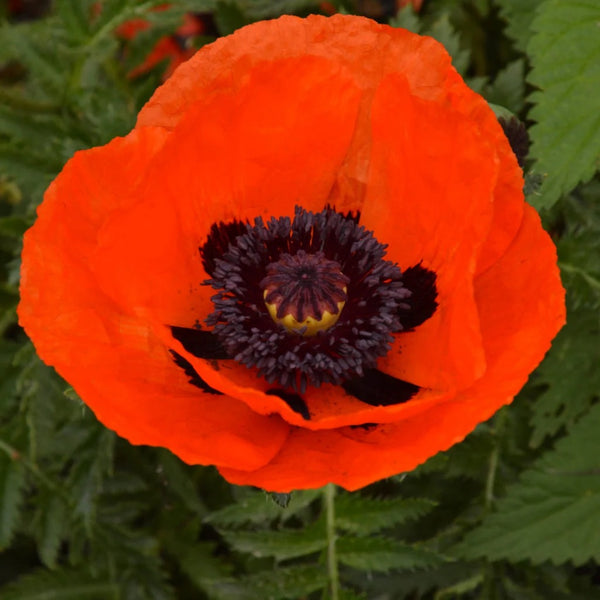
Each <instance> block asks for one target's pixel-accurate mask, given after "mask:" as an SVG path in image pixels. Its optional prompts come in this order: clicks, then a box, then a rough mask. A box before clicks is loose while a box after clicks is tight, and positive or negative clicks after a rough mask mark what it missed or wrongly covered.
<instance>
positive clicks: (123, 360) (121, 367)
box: [19, 129, 289, 468]
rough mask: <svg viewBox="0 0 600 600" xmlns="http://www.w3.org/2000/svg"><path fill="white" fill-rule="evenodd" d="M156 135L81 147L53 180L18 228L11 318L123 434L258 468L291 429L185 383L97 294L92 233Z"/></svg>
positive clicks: (153, 146)
mask: <svg viewBox="0 0 600 600" xmlns="http://www.w3.org/2000/svg"><path fill="white" fill-rule="evenodd" d="M164 137H165V132H164V131H161V130H160V129H143V130H139V131H136V132H134V133H132V134H130V136H128V137H127V138H117V139H115V140H113V141H112V142H111V143H110V144H109V145H108V146H105V147H103V148H97V149H93V150H89V151H87V152H81V153H78V154H77V155H76V156H75V157H74V158H73V160H72V161H71V162H70V163H69V164H68V165H67V166H66V167H65V169H64V170H63V172H62V174H61V175H60V176H59V177H58V178H57V179H56V180H55V181H54V183H53V184H52V186H51V187H50V188H49V190H48V191H47V193H46V196H45V199H44V203H43V204H42V205H41V207H40V210H39V216H38V220H37V221H36V224H35V225H34V226H33V227H32V228H31V229H30V230H29V231H28V232H27V234H26V236H25V242H24V250H23V269H22V281H21V304H20V305H19V319H20V323H21V324H22V325H23V327H24V328H25V330H26V331H27V333H28V334H29V335H30V336H31V337H32V338H33V339H34V340H35V343H36V348H37V350H38V353H39V355H40V356H41V358H42V359H43V360H44V361H46V362H47V363H48V364H50V365H52V366H54V367H55V368H56V370H57V371H58V372H59V373H60V374H61V375H62V376H63V377H65V379H67V380H68V381H69V382H70V383H71V384H72V385H73V387H74V388H75V390H76V391H77V392H78V393H79V394H80V396H81V397H82V398H84V399H85V402H86V404H88V405H89V406H90V408H91V409H92V410H93V411H94V412H95V413H96V415H97V416H98V418H99V419H100V420H101V421H102V422H103V423H104V424H106V425H107V426H108V427H111V428H112V429H114V430H115V431H117V433H119V434H120V435H122V436H123V437H125V438H127V439H129V440H130V441H131V442H133V443H145V444H151V445H157V446H166V447H168V448H170V449H171V450H173V452H175V453H177V454H178V455H179V456H181V457H182V458H183V459H184V460H187V461H188V462H194V463H197V462H202V463H213V464H220V465H226V466H236V467H238V468H239V466H240V465H241V464H244V465H245V467H246V468H257V467H259V466H261V465H263V464H265V463H266V462H268V461H269V460H270V459H271V458H272V457H273V456H274V454H275V453H276V452H277V451H278V450H279V448H280V447H281V445H282V443H283V441H284V440H285V439H286V437H287V435H288V431H289V426H288V425H287V424H286V423H285V422H283V421H282V420H281V419H279V418H278V417H265V416H262V415H259V414H257V413H255V412H253V411H251V410H250V409H249V408H248V407H247V406H246V405H245V404H244V403H242V402H240V401H238V400H235V399H233V398H230V397H228V396H225V395H215V394H208V393H204V392H202V391H201V390H199V389H197V388H195V387H193V386H191V385H190V384H189V383H188V382H187V377H186V375H185V373H184V372H183V371H182V370H181V369H180V368H179V367H177V366H176V365H175V363H174V362H173V360H172V356H171V355H170V353H169V348H168V347H166V346H165V345H164V344H162V343H161V342H160V340H159V339H158V338H157V337H156V336H155V335H153V332H152V331H151V329H150V327H149V324H148V322H147V321H146V320H144V319H142V318H140V317H139V316H137V314H136V311H135V307H132V308H131V310H129V311H125V310H123V307H122V306H121V305H120V304H119V303H117V302H114V301H113V299H111V298H110V297H109V296H107V295H106V294H104V293H103V291H102V289H101V288H100V286H99V285H98V282H97V280H96V277H95V273H94V271H93V269H91V268H90V264H91V263H92V262H93V261H92V260H91V259H92V257H93V255H94V252H95V251H96V243H97V236H98V232H99V230H101V229H102V226H103V224H104V223H105V221H106V220H107V219H109V218H110V217H111V216H113V215H114V214H115V213H118V212H119V211H120V210H124V209H126V207H127V206H128V204H129V203H130V202H131V194H133V193H134V192H135V190H136V188H137V186H138V184H139V174H140V172H143V165H145V164H146V163H147V162H148V161H151V159H152V156H153V155H154V154H155V153H156V152H157V151H158V150H159V149H160V148H161V147H162V144H163V143H164ZM82 199H84V200H82Z"/></svg>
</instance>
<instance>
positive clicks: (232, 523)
mask: <svg viewBox="0 0 600 600" xmlns="http://www.w3.org/2000/svg"><path fill="white" fill-rule="evenodd" d="M318 497H320V492H319V491H318V490H301V491H297V492H294V493H293V494H292V497H291V499H290V502H289V504H288V506H287V507H286V508H283V507H281V506H278V505H277V504H276V503H275V502H273V501H272V500H271V499H270V498H269V497H268V496H267V495H266V494H265V493H264V492H258V491H251V492H247V493H242V496H241V498H240V499H239V500H238V501H237V502H236V503H234V504H230V505H229V506H226V507H225V508H222V509H220V510H217V511H214V512H212V513H211V514H209V515H208V516H207V517H206V518H205V521H206V522H208V523H212V524H215V525H218V526H220V527H237V526H241V525H244V524H246V523H265V522H268V521H273V520H275V519H281V520H284V521H285V520H286V519H288V518H290V517H291V516H293V515H295V514H297V513H298V512H299V511H301V510H303V509H304V508H305V507H306V506H308V505H309V504H310V503H311V502H313V501H314V500H315V499H316V498H318Z"/></svg>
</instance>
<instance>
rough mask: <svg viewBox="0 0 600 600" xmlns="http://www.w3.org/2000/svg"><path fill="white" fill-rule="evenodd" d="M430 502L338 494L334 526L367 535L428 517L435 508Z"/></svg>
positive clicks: (414, 499) (415, 499) (433, 503)
mask: <svg viewBox="0 0 600 600" xmlns="http://www.w3.org/2000/svg"><path fill="white" fill-rule="evenodd" d="M435 505H436V503H435V502H433V501H431V500H424V499H417V498H409V499H399V500H383V499H377V498H366V497H364V496H359V495H358V494H343V495H342V494H340V495H338V496H337V498H336V502H335V521H336V523H335V524H336V527H339V528H340V529H343V530H345V531H349V532H352V533H355V534H357V535H368V534H371V533H375V532H377V531H380V530H382V529H386V528H388V527H393V526H394V525H398V524H399V523H403V522H405V521H409V520H413V519H417V518H419V517H421V516H423V515H425V514H427V513H428V512H429V511H430V510H431V509H432V508H433V507H434V506H435Z"/></svg>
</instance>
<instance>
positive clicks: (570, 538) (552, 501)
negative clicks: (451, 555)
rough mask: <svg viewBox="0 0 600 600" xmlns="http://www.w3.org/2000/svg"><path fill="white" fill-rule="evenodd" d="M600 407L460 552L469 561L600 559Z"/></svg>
mask: <svg viewBox="0 0 600 600" xmlns="http://www.w3.org/2000/svg"><path fill="white" fill-rule="evenodd" d="M599 431H600V405H595V406H594V407H592V409H591V410H590V412H589V413H588V414H587V415H586V416H585V417H582V418H581V420H580V421H579V422H578V423H577V424H576V425H575V426H574V427H573V428H572V429H571V431H570V432H569V434H568V435H567V436H566V437H564V438H562V439H561V440H559V441H558V442H557V444H556V448H555V450H553V451H550V452H547V453H546V454H545V455H544V456H542V458H541V459H539V460H538V461H537V462H536V464H535V466H534V467H533V468H532V469H530V470H528V471H525V472H524V473H523V475H522V476H521V479H520V481H519V483H517V484H515V485H514V486H512V487H511V488H509V490H508V492H507V494H506V496H505V497H504V498H503V499H502V500H500V501H499V502H498V506H497V512H495V513H492V514H491V515H489V516H488V517H486V518H485V519H484V520H483V522H482V524H481V526H480V527H478V528H477V529H475V530H473V531H471V532H470V533H468V534H467V535H466V536H465V538H464V539H463V541H462V542H461V543H460V544H459V545H458V546H457V547H456V552H457V553H458V554H459V555H461V556H464V557H466V558H479V557H486V558H488V559H490V560H498V559H503V558H505V559H509V560H512V561H520V560H530V561H531V562H533V563H534V564H539V563H542V562H544V561H551V562H552V563H554V564H560V563H563V562H566V561H570V562H572V563H573V564H575V565H581V564H584V563H585V562H587V561H588V560H590V559H593V560H596V561H598V560H599V559H600V529H599V528H598V527H597V526H596V524H597V523H598V522H599V520H600V467H599V463H598V456H600V438H599V437H598V432H599Z"/></svg>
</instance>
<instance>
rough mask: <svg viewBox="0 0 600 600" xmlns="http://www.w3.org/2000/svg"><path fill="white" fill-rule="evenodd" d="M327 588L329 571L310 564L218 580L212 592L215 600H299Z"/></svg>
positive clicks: (210, 586)
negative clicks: (327, 572) (234, 578)
mask: <svg viewBox="0 0 600 600" xmlns="http://www.w3.org/2000/svg"><path fill="white" fill-rule="evenodd" d="M326 585H327V575H326V572H325V569H324V568H323V567H318V566H312V565H307V566H294V567H284V568H276V569H273V570H272V571H265V572H262V573H256V574H253V575H248V576H246V577H240V578H239V579H237V580H231V579H230V580H220V581H219V580H217V581H214V582H212V583H211V584H210V585H209V589H210V591H211V595H210V598H214V600H231V599H232V598H235V599H236V600H284V599H288V598H289V599H291V600H297V599H298V598H305V597H308V595H309V594H311V593H312V592H314V591H316V590H320V589H323V588H324V587H325V586H326Z"/></svg>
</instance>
